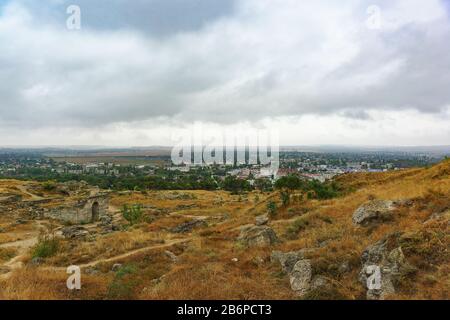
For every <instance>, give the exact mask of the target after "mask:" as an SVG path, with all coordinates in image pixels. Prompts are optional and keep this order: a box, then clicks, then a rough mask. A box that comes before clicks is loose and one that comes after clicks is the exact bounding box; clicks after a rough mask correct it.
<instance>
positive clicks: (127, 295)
mask: <svg viewBox="0 0 450 320" xmlns="http://www.w3.org/2000/svg"><path fill="white" fill-rule="evenodd" d="M136 271H137V268H136V267H135V266H134V265H132V264H129V265H124V266H122V267H121V268H120V269H119V270H118V271H117V272H116V275H115V276H114V279H113V280H112V282H111V284H110V285H109V287H108V297H109V298H110V299H133V296H134V288H135V287H136V285H137V281H135V280H132V279H130V276H132V275H133V274H135V273H136Z"/></svg>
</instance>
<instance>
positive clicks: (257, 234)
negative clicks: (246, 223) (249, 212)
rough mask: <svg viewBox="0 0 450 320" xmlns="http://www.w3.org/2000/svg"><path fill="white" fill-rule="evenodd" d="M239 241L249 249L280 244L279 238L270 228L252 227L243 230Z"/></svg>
mask: <svg viewBox="0 0 450 320" xmlns="http://www.w3.org/2000/svg"><path fill="white" fill-rule="evenodd" d="M238 241H240V242H242V243H243V244H244V245H247V246H249V247H264V246H270V245H272V244H274V243H276V242H278V237H277V235H276V233H275V231H273V230H272V229H271V228H270V227H267V226H251V227H246V228H243V229H242V230H241V234H240V235H239V238H238Z"/></svg>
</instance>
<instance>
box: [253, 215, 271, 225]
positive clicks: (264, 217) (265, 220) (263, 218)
mask: <svg viewBox="0 0 450 320" xmlns="http://www.w3.org/2000/svg"><path fill="white" fill-rule="evenodd" d="M268 222H269V216H268V215H266V214H264V215H261V216H258V217H256V219H255V224H256V225H257V226H263V225H266V224H267V223H268Z"/></svg>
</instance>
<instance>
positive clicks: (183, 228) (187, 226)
mask: <svg viewBox="0 0 450 320" xmlns="http://www.w3.org/2000/svg"><path fill="white" fill-rule="evenodd" d="M206 226H208V224H207V223H206V222H205V221H203V220H199V219H194V220H191V221H188V222H185V223H182V224H180V225H178V226H176V227H175V228H172V230H171V231H172V232H174V233H187V232H191V231H192V230H193V229H195V228H200V227H206Z"/></svg>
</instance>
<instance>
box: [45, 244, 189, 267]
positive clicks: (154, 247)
mask: <svg viewBox="0 0 450 320" xmlns="http://www.w3.org/2000/svg"><path fill="white" fill-rule="evenodd" d="M191 240H192V238H187V239H175V240H171V241H167V242H166V243H163V244H157V245H152V246H148V247H144V248H140V249H136V250H132V251H129V252H126V253H123V254H120V255H118V256H114V257H111V258H104V259H98V260H94V261H91V262H88V263H84V264H80V265H78V267H80V268H81V269H84V268H89V267H95V266H96V265H98V264H100V263H111V262H117V261H120V260H123V259H126V258H129V257H132V256H134V255H137V254H140V253H144V252H147V251H151V250H158V249H165V248H170V247H172V246H174V245H176V244H181V243H186V242H189V241H191ZM41 269H42V270H48V271H66V268H65V267H52V266H45V267H42V268H41Z"/></svg>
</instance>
